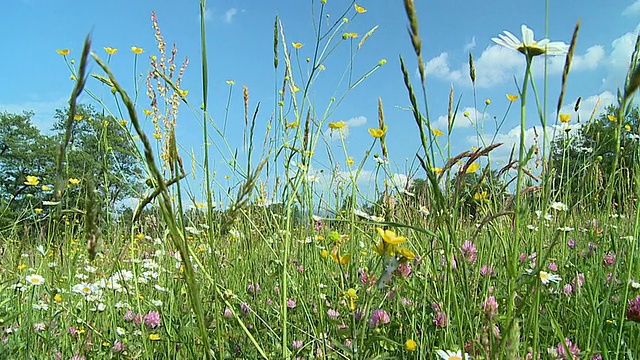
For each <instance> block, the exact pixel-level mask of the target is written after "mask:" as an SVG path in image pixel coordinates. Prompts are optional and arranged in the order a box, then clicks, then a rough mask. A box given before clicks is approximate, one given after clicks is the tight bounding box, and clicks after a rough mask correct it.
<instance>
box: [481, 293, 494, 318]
mask: <svg viewBox="0 0 640 360" xmlns="http://www.w3.org/2000/svg"><path fill="white" fill-rule="evenodd" d="M482 310H483V311H484V314H485V316H486V317H487V319H489V320H492V319H493V318H495V317H496V315H498V302H497V301H496V298H495V297H494V296H493V295H492V296H489V297H488V298H487V300H485V301H484V302H483V303H482Z"/></svg>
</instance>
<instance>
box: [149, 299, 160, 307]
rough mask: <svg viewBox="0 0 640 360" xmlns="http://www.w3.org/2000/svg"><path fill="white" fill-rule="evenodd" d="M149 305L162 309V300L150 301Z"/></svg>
mask: <svg viewBox="0 0 640 360" xmlns="http://www.w3.org/2000/svg"><path fill="white" fill-rule="evenodd" d="M151 303H152V304H153V305H154V306H157V307H162V300H151Z"/></svg>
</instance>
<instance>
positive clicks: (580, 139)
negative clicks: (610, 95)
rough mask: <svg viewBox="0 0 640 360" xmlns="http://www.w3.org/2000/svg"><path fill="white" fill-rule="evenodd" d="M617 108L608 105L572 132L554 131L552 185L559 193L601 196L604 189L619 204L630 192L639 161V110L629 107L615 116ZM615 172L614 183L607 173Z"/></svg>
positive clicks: (596, 197)
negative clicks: (616, 159) (625, 112)
mask: <svg viewBox="0 0 640 360" xmlns="http://www.w3.org/2000/svg"><path fill="white" fill-rule="evenodd" d="M617 112H618V109H617V108H616V107H615V106H613V105H610V106H608V107H607V108H606V109H605V111H604V112H603V113H602V114H601V115H600V116H599V117H598V118H597V119H596V120H594V121H592V122H590V123H587V124H582V125H581V126H579V128H578V129H577V132H576V134H575V135H573V134H571V133H570V132H569V131H562V132H561V133H560V134H557V136H556V138H555V139H554V141H553V143H552V157H553V163H552V164H553V165H552V166H553V185H554V190H555V191H556V192H557V193H559V194H571V195H572V196H576V197H578V198H576V199H574V200H578V199H586V198H589V199H602V196H603V195H604V192H605V190H607V191H613V193H614V194H615V196H614V201H616V202H618V203H619V204H621V205H622V203H624V201H626V200H628V199H629V198H630V197H631V196H633V190H634V189H633V184H634V175H635V172H636V171H637V170H636V169H635V164H637V161H638V140H639V139H640V136H639V135H638V125H639V124H638V120H639V118H640V110H639V109H638V107H634V108H633V109H631V110H630V111H629V112H628V113H627V114H626V116H625V117H624V118H623V119H617V118H616V114H617ZM619 122H621V123H620V127H621V132H620V149H619V152H620V160H619V163H618V167H617V168H616V169H613V161H614V157H615V154H616V148H615V147H616V128H617V126H618V123H619ZM612 172H614V177H613V179H614V180H613V183H612V184H609V183H608V182H609V176H610V175H611V174H612Z"/></svg>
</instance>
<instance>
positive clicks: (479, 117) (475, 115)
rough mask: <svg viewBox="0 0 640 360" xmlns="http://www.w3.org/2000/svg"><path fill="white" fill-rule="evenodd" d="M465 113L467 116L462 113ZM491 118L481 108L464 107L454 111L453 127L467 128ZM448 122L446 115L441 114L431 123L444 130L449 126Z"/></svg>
mask: <svg viewBox="0 0 640 360" xmlns="http://www.w3.org/2000/svg"><path fill="white" fill-rule="evenodd" d="M465 113H468V114H469V116H468V117H467V116H465V115H464V114H465ZM492 118H493V117H492V115H491V114H489V113H487V112H486V111H485V112H483V111H482V110H481V109H476V108H474V107H466V108H464V109H462V110H459V111H458V112H457V113H456V116H455V118H454V123H453V128H454V129H461V128H467V127H470V126H476V124H480V123H482V122H484V121H486V120H487V119H492ZM448 122H449V119H448V117H447V115H441V116H439V117H438V119H437V120H436V121H435V122H434V123H433V127H434V128H436V129H439V130H441V131H443V132H444V131H446V130H447V128H448V126H449V124H448Z"/></svg>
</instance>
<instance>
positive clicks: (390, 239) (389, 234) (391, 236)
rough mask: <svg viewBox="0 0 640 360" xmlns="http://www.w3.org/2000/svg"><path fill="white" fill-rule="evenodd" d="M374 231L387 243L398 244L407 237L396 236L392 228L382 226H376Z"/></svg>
mask: <svg viewBox="0 0 640 360" xmlns="http://www.w3.org/2000/svg"><path fill="white" fill-rule="evenodd" d="M376 231H377V232H378V234H379V235H380V237H381V238H382V240H384V242H386V243H387V244H389V245H399V244H402V243H404V242H406V241H407V238H406V237H404V236H398V235H396V233H395V232H394V231H393V230H383V229H382V228H376Z"/></svg>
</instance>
